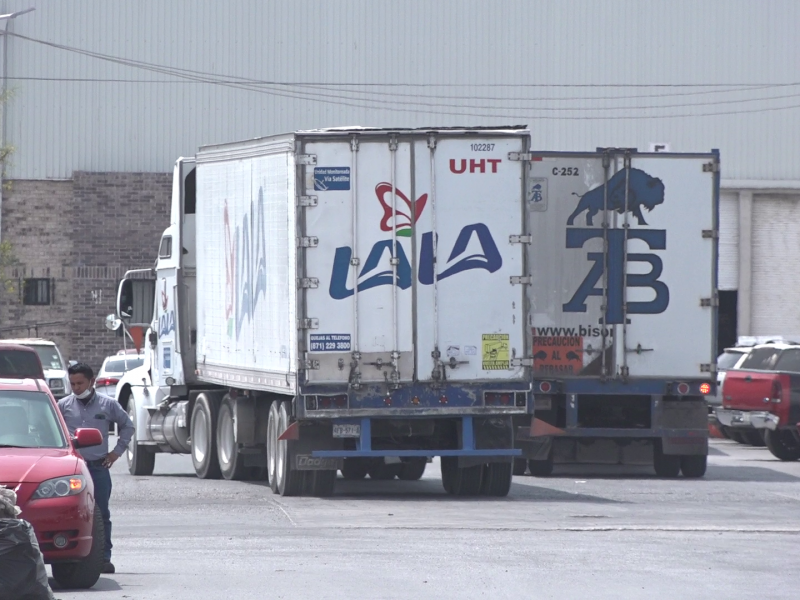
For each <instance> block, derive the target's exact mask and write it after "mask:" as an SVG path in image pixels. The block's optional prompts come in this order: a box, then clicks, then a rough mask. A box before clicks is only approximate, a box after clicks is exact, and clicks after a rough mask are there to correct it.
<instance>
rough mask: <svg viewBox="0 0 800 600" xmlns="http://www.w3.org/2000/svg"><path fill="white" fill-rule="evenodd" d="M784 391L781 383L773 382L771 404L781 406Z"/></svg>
mask: <svg viewBox="0 0 800 600" xmlns="http://www.w3.org/2000/svg"><path fill="white" fill-rule="evenodd" d="M782 391H783V389H782V388H781V382H780V381H773V382H772V393H771V394H770V402H773V403H775V404H779V403H780V401H781V392H782Z"/></svg>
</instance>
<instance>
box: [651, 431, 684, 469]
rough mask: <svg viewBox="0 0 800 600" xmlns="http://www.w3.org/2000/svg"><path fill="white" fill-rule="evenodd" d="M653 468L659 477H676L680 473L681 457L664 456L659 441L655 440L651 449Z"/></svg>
mask: <svg viewBox="0 0 800 600" xmlns="http://www.w3.org/2000/svg"><path fill="white" fill-rule="evenodd" d="M653 468H654V469H655V471H656V475H658V476H659V477H677V476H678V475H679V474H680V472H681V457H680V456H675V455H672V454H664V449H663V446H662V445H661V440H656V441H655V444H654V447H653Z"/></svg>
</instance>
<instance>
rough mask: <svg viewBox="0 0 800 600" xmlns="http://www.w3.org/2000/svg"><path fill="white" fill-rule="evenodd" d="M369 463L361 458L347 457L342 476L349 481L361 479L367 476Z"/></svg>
mask: <svg viewBox="0 0 800 600" xmlns="http://www.w3.org/2000/svg"><path fill="white" fill-rule="evenodd" d="M367 470H368V469H367V463H366V462H365V461H364V460H363V459H360V458H345V459H344V465H342V477H344V478H345V479H346V480H348V481H360V480H361V479H364V477H366V476H367Z"/></svg>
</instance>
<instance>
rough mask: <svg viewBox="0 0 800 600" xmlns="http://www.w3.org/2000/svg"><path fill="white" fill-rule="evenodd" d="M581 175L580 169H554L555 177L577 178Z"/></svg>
mask: <svg viewBox="0 0 800 600" xmlns="http://www.w3.org/2000/svg"><path fill="white" fill-rule="evenodd" d="M579 174H580V173H579V172H578V167H561V168H559V167H553V175H556V176H558V177H577V176H578V175H579Z"/></svg>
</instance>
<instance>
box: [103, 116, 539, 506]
mask: <svg viewBox="0 0 800 600" xmlns="http://www.w3.org/2000/svg"><path fill="white" fill-rule="evenodd" d="M529 151H530V135H529V132H528V131H527V130H526V129H524V128H521V127H520V128H497V129H491V128H484V129H480V128H475V129H435V128H434V129H415V130H403V129H397V130H384V129H369V128H342V129H326V130H314V131H299V132H294V133H289V134H286V135H278V136H271V137H265V138H259V139H253V140H248V141H244V142H239V143H232V144H223V145H215V146H206V147H203V148H200V150H199V151H198V152H197V154H196V156H195V157H193V158H191V159H180V160H178V162H177V165H176V167H175V179H174V190H173V198H172V211H171V223H170V226H169V228H167V230H166V231H165V232H164V234H163V236H162V238H161V242H160V247H159V252H158V259H157V262H156V264H155V267H154V269H145V270H141V271H136V272H131V273H129V274H128V276H126V278H125V279H124V280H123V282H122V283H121V285H120V289H119V295H118V307H117V312H118V317H119V318H120V319H121V320H122V321H123V322H124V323H125V324H126V326H127V327H128V328H129V329H132V330H135V329H136V328H137V327H138V328H141V329H142V330H145V331H146V335H145V336H144V339H145V343H144V345H145V350H146V356H147V358H146V363H145V365H144V366H143V367H141V368H140V369H136V370H133V371H131V372H129V373H128V374H127V375H126V376H125V377H124V378H123V379H122V380H121V381H120V383H119V386H118V392H117V397H118V399H119V401H120V402H121V403H122V404H123V405H124V406H125V408H126V409H127V410H128V412H129V413H130V414H131V416H132V417H133V419H134V421H135V423H136V440H135V443H133V444H131V448H130V451H129V453H128V462H129V467H130V470H131V472H132V473H137V474H145V473H151V472H152V470H153V465H154V460H155V456H156V454H157V453H158V452H173V453H190V454H191V455H192V459H193V463H194V466H195V470H196V473H197V475H198V476H199V477H202V478H210V477H219V476H220V475H221V476H223V477H225V478H227V479H240V478H246V477H263V478H267V479H268V480H269V482H270V485H271V487H272V489H273V490H274V491H275V492H276V493H279V494H282V495H297V494H305V493H308V494H314V495H326V494H330V493H331V492H332V491H333V487H334V482H335V480H336V478H337V473H338V472H339V471H341V472H342V474H343V476H344V477H345V478H347V479H358V478H363V477H366V476H367V475H369V477H370V478H374V479H386V478H394V477H399V478H401V479H408V480H413V479H419V478H420V477H421V476H422V474H423V471H424V470H425V467H426V465H427V464H428V462H429V461H430V459H431V457H434V456H440V457H442V458H441V469H442V480H443V484H444V487H445V489H446V490H447V491H448V492H450V493H452V494H456V495H479V494H484V495H493V496H505V495H506V494H507V493H508V491H509V488H510V484H511V477H512V466H513V460H514V458H515V457H522V448H520V447H518V445H516V444H515V439H514V433H515V422H514V418H515V417H517V418H523V419H524V418H525V416H526V415H530V413H531V411H532V409H533V404H532V394H531V382H532V366H531V364H529V363H528V361H527V360H526V357H529V356H533V354H532V348H531V346H530V344H531V339H532V338H531V325H532V323H533V321H532V313H531V305H530V289H531V286H530V282H531V272H532V271H531V268H532V266H535V265H537V264H539V262H541V259H540V258H537V257H532V254H531V247H532V246H531V244H530V238H531V232H530V231H529V230H528V224H529V222H530V219H529V217H528V205H529V201H528V197H527V196H528V192H529V186H528V183H529V182H528V179H529V173H530V164H531V163H529V162H526V161H524V160H519V157H520V156H523V155H524V154H525V153H527V152H529Z"/></svg>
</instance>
